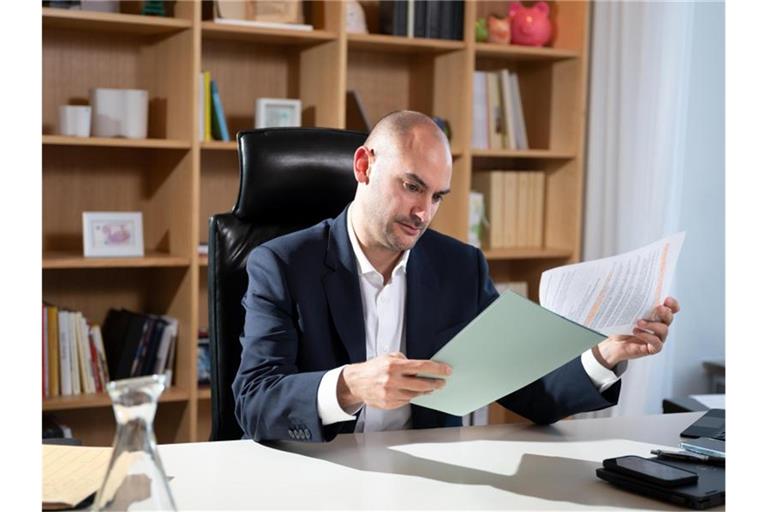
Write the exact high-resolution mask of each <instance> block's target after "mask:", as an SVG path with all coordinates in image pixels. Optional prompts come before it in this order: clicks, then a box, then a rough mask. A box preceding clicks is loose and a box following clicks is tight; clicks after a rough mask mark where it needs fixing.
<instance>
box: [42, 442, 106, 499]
mask: <svg viewBox="0 0 768 512" xmlns="http://www.w3.org/2000/svg"><path fill="white" fill-rule="evenodd" d="M111 455H112V448H94V447H87V446H64V445H47V444H44V445H43V510H62V509H67V508H72V507H74V506H75V505H77V504H78V503H80V502H82V501H83V500H85V499H86V498H87V497H88V496H90V495H91V494H93V493H95V492H96V491H97V490H98V489H99V486H100V485H101V483H102V482H103V481H104V476H105V475H106V473H107V467H108V466H109V458H110V456H111Z"/></svg>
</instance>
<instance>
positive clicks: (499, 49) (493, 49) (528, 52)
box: [475, 43, 579, 62]
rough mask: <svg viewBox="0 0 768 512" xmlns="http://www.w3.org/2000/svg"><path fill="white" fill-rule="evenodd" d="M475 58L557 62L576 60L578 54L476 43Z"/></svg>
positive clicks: (565, 50)
mask: <svg viewBox="0 0 768 512" xmlns="http://www.w3.org/2000/svg"><path fill="white" fill-rule="evenodd" d="M475 55H476V56H477V57H501V58H506V59H510V60H523V61H541V62H543V61H557V60H565V59H576V58H578V57H579V52H578V51H576V50H569V49H564V48H538V47H532V46H520V45H514V44H495V43H476V45H475Z"/></svg>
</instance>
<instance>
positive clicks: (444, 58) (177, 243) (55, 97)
mask: <svg viewBox="0 0 768 512" xmlns="http://www.w3.org/2000/svg"><path fill="white" fill-rule="evenodd" d="M364 4H365V5H364V8H365V9H366V16H367V17H368V20H369V21H368V24H369V28H370V29H371V33H370V34H347V33H346V32H345V29H344V20H345V16H344V6H343V3H341V2H336V1H318V2H313V3H312V7H311V9H309V16H308V18H307V19H306V20H305V23H309V24H312V25H313V27H314V30H312V31H295V30H285V29H265V28H256V27H244V26H235V25H225V24H217V23H213V22H212V21H210V20H203V16H202V13H203V10H204V9H203V4H202V2H201V1H199V0H197V1H187V2H176V3H175V8H174V17H172V18H160V17H149V16H138V15H131V14H109V13H95V12H86V11H65V10H59V9H52V8H44V9H43V12H42V26H43V102H42V103H43V109H42V110H43V111H42V131H41V132H42V148H43V269H42V272H43V298H44V300H46V301H48V302H51V303H53V304H56V305H61V306H63V307H67V308H70V309H76V310H80V311H82V312H83V313H84V315H85V316H86V317H87V318H88V319H89V320H91V321H94V322H97V323H101V322H103V319H104V317H105V315H106V311H107V310H108V309H109V308H110V307H118V308H119V307H125V308H127V309H132V310H136V311H143V312H146V313H159V314H167V315H171V316H174V317H176V318H178V319H179V322H180V336H179V340H178V343H177V354H176V363H175V364H176V367H175V369H174V383H173V387H172V388H171V389H169V390H168V391H166V393H164V394H163V396H162V398H161V404H160V407H159V408H158V414H157V419H156V430H157V433H158V438H159V440H160V442H188V441H196V440H205V439H207V437H208V435H209V432H210V388H209V387H198V384H197V375H196V358H197V356H196V349H197V331H198V329H199V328H200V327H207V324H208V304H207V267H208V258H207V257H206V256H199V255H198V254H197V245H198V244H199V243H204V242H206V241H207V237H208V218H209V217H210V216H211V215H213V214H214V213H220V212H226V211H230V210H231V208H232V204H233V203H234V201H235V198H236V196H237V189H238V185H239V173H238V162H237V144H236V142H234V140H235V135H236V133H237V132H238V131H240V130H245V129H250V128H253V126H254V109H255V101H256V99H257V98H260V97H271V98H298V99H301V100H302V108H303V112H302V125H303V126H317V127H330V128H345V125H344V124H345V121H344V120H345V97H346V92H347V91H348V90H354V91H355V92H356V93H357V95H358V97H359V98H360V101H361V103H362V105H363V107H364V109H365V111H366V113H367V115H368V117H369V119H370V120H371V121H375V120H376V119H378V118H380V117H381V116H383V115H384V114H386V113H388V112H391V111H393V110H398V109H413V110H418V111H421V112H424V113H426V114H428V115H432V116H440V117H442V118H444V119H446V120H447V121H448V122H449V123H450V125H451V128H452V132H453V133H452V139H451V151H452V154H453V157H454V164H453V180H452V184H451V188H452V192H451V194H450V195H449V196H448V198H447V199H446V201H445V203H444V204H443V205H442V206H441V210H440V212H439V214H438V216H437V217H436V219H435V221H434V223H433V228H435V229H437V230H439V231H442V232H444V233H446V234H449V235H451V236H454V237H456V238H459V239H462V240H466V239H467V231H468V209H469V205H468V197H469V191H470V189H471V184H472V175H473V173H475V172H479V171H485V170H491V169H502V170H512V171H513V170H518V169H519V170H530V169H540V170H544V171H546V190H547V192H546V194H547V195H546V204H545V225H544V244H543V247H540V248H539V247H537V248H508V249H494V250H487V249H486V250H484V252H485V255H486V257H487V259H488V262H489V267H490V271H491V274H492V277H493V278H494V279H495V280H497V281H500V282H501V281H511V280H514V281H526V282H527V283H528V286H529V290H531V296H532V298H533V299H534V300H535V299H536V290H537V289H538V280H539V275H540V273H541V272H542V271H544V270H546V269H547V268H551V267H553V266H556V265H562V264H564V263H569V262H574V261H577V260H578V259H579V255H580V253H581V235H582V226H581V217H582V210H583V199H582V196H583V186H584V137H585V130H586V125H585V114H586V84H587V63H588V60H589V58H588V57H589V56H588V42H589V30H590V29H589V18H590V17H589V11H590V6H589V4H588V3H586V2H570V1H555V2H551V7H552V17H553V19H554V22H555V24H556V25H557V30H556V35H555V39H554V40H553V41H552V43H551V44H550V45H549V47H547V48H528V47H520V46H512V45H508V46H507V45H493V44H487V43H476V42H475V41H474V23H475V20H476V19H478V18H480V17H485V16H487V15H488V14H490V13H491V12H506V10H507V8H508V5H507V4H508V2H503V1H496V2H473V1H470V2H467V3H466V5H465V18H464V39H463V40H461V41H448V40H435V39H419V38H407V37H396V36H390V35H383V34H379V33H377V30H378V21H377V20H378V4H377V3H376V2H364ZM501 68H508V69H511V70H514V71H516V72H517V73H518V76H519V77H520V84H521V91H522V95H523V103H524V109H525V113H526V121H527V122H528V138H529V142H530V147H531V149H529V150H526V151H509V150H478V149H473V148H472V147H471V141H472V133H471V126H472V82H473V81H472V78H473V72H474V71H475V70H481V71H490V70H497V69H501ZM201 71H210V72H211V75H212V78H213V79H215V80H216V82H217V85H218V87H219V91H220V94H221V98H222V103H223V107H224V111H225V116H226V118H227V124H228V125H229V129H230V133H229V135H230V138H231V139H232V142H221V141H205V142H202V141H199V140H198V126H197V122H198V118H199V105H198V101H197V98H198V93H199V74H200V72H201ZM92 87H121V88H141V89H146V90H148V91H149V95H150V116H149V132H148V138H147V139H142V140H131V139H119V138H96V137H88V138H77V137H62V136H59V135H56V124H57V108H58V106H59V105H62V104H86V103H87V102H88V95H89V90H90V88H92ZM100 210H119V211H141V212H142V214H143V217H144V245H145V250H146V254H147V256H145V257H144V258H114V259H112V258H110V259H106V258H99V259H91V258H83V257H82V227H81V223H82V221H81V213H82V212H83V211H100ZM108 405H109V399H108V398H107V396H106V395H104V394H101V395H95V396H89V395H82V396H78V397H66V398H61V397H60V398H54V399H49V400H45V401H44V402H43V410H44V412H45V413H46V414H54V413H55V414H54V416H55V418H56V419H57V420H60V421H61V423H63V424H66V425H68V426H70V427H71V428H72V429H73V431H74V435H75V436H76V437H78V438H79V439H81V440H83V442H84V443H85V444H90V445H95V444H109V443H111V440H112V439H111V436H112V435H113V434H114V428H113V425H114V420H113V416H112V413H111V410H110V408H109V407H108ZM491 417H492V418H493V420H494V421H495V422H500V421H515V420H518V419H519V418H516V417H514V416H512V415H509V414H507V413H506V412H505V411H503V410H497V409H493V411H492V414H491Z"/></svg>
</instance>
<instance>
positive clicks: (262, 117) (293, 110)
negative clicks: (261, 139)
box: [255, 98, 301, 128]
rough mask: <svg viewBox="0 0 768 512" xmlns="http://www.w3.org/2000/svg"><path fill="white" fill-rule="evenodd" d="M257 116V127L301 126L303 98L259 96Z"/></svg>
mask: <svg viewBox="0 0 768 512" xmlns="http://www.w3.org/2000/svg"><path fill="white" fill-rule="evenodd" d="M255 117H256V128H282V127H289V126H301V100H292V99H283V98H259V99H257V100H256V114H255Z"/></svg>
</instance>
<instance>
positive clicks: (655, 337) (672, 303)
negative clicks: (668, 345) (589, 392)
mask: <svg viewBox="0 0 768 512" xmlns="http://www.w3.org/2000/svg"><path fill="white" fill-rule="evenodd" d="M678 311H680V305H679V304H678V302H677V300H675V299H673V298H672V297H667V298H666V299H665V300H664V302H663V303H662V304H660V305H658V306H656V308H655V309H654V310H653V315H651V316H652V318H647V319H644V320H639V321H638V322H637V327H635V328H634V329H633V331H632V332H633V334H634V336H611V337H609V338H607V339H605V340H603V341H601V342H600V343H598V344H597V345H595V346H594V347H592V353H593V354H594V355H595V358H596V359H597V360H598V361H599V362H600V364H602V365H603V366H605V367H606V368H608V369H609V370H612V369H613V367H614V366H616V365H617V364H618V363H620V362H621V361H627V360H629V359H636V358H638V357H644V356H650V355H653V354H657V353H659V352H661V349H662V348H664V341H665V340H666V339H667V335H668V334H669V326H670V325H671V324H672V321H673V320H674V318H675V314H676V313H677V312H678Z"/></svg>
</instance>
